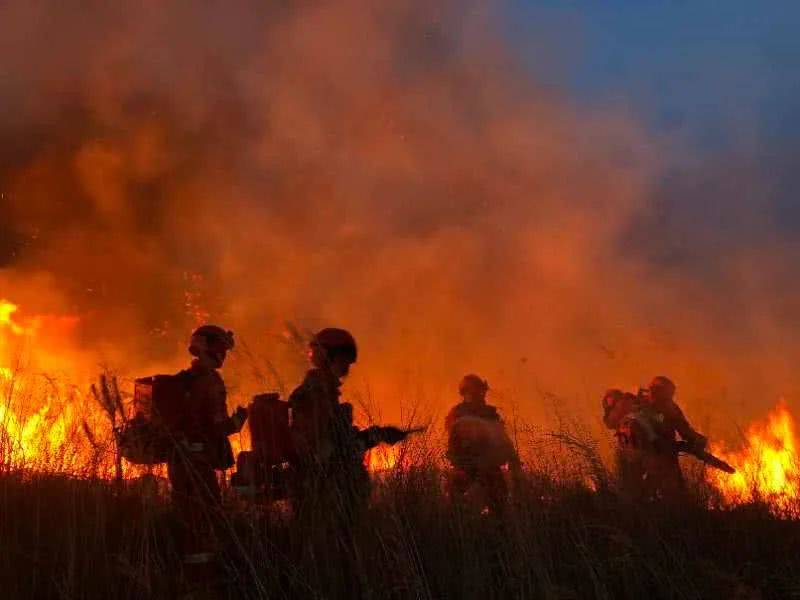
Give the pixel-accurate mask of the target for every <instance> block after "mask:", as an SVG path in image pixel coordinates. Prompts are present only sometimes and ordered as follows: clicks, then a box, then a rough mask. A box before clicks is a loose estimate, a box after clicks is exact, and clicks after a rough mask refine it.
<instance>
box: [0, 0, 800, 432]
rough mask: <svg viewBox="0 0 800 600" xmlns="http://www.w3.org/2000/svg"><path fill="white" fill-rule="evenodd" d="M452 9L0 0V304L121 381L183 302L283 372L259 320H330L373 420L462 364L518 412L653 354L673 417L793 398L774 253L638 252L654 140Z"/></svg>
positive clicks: (646, 245) (470, 14) (171, 349)
mask: <svg viewBox="0 0 800 600" xmlns="http://www.w3.org/2000/svg"><path fill="white" fill-rule="evenodd" d="M480 4H481V3H477V4H476V5H472V6H471V5H469V4H467V5H465V4H464V3H462V2H426V1H413V2H402V3H383V2H366V1H361V0H346V1H344V2H341V1H339V2H328V1H324V0H323V1H314V2H284V1H275V2H246V1H242V2H234V3H231V2H204V3H196V2H189V1H185V2H183V1H178V2H171V3H161V2H135V3H134V2H131V3H124V2H115V3H107V2H90V3H84V4H83V5H82V7H81V9H80V10H78V9H76V8H75V7H74V6H70V7H68V6H67V5H64V4H63V3H59V2H41V1H26V2H21V1H20V2H7V3H4V4H3V5H2V7H0V33H1V34H2V35H0V72H2V74H3V75H2V77H0V98H2V104H3V111H2V113H0V140H1V141H2V144H1V145H0V191H1V192H2V196H1V197H0V214H2V215H3V219H2V221H0V238H1V239H0V267H2V268H0V297H7V298H8V299H10V300H13V301H15V302H17V303H19V304H20V305H21V306H22V308H23V309H24V310H26V311H30V312H38V313H52V314H75V315H78V316H79V317H80V321H79V324H78V325H77V326H76V328H75V332H74V335H75V340H74V349H75V351H76V352H80V353H81V355H82V356H89V357H90V359H89V360H90V362H91V361H93V362H95V363H101V362H102V363H109V364H111V365H113V366H115V367H116V368H118V369H121V370H123V371H125V372H128V373H136V372H137V370H139V372H140V373H141V370H142V369H146V368H151V367H153V366H154V365H162V364H163V365H170V366H172V365H178V364H180V361H181V360H183V359H182V358H181V357H182V354H181V353H182V345H183V343H184V340H185V338H186V335H187V334H188V331H189V330H190V329H191V327H192V326H193V324H194V321H195V319H196V318H202V317H203V315H204V314H207V315H208V318H209V319H210V320H211V321H214V322H220V323H222V324H224V325H227V326H229V327H231V328H233V329H235V330H236V332H237V337H238V338H239V339H240V340H243V341H244V342H245V343H246V346H247V349H248V350H249V352H250V353H252V354H254V355H257V356H260V357H265V359H266V360H268V361H270V362H271V364H272V365H273V366H274V367H275V369H276V370H277V372H279V373H281V374H282V376H283V377H284V378H285V383H286V384H287V385H291V384H292V383H293V382H294V381H295V380H296V377H297V376H298V375H299V373H298V365H297V361H296V360H293V359H292V360H290V357H289V354H290V353H289V352H288V351H287V348H286V347H285V345H284V344H282V342H281V339H282V338H281V332H282V331H283V329H284V323H285V322H287V321H288V322H291V323H294V324H296V325H297V326H298V327H300V328H301V329H302V328H307V329H315V328H318V327H321V326H324V325H338V326H344V327H347V328H349V329H351V330H352V331H353V332H354V333H355V335H356V336H357V338H358V340H359V342H360V345H361V351H362V360H361V361H360V363H359V365H358V366H357V368H356V370H355V373H354V375H353V379H354V381H353V382H351V383H350V387H351V390H354V391H355V390H360V391H361V392H363V393H367V392H368V393H370V394H373V395H374V396H375V398H376V400H377V402H378V403H379V404H380V406H381V408H382V409H383V410H384V413H385V414H386V415H389V416H394V415H397V408H396V407H397V406H398V405H399V404H400V403H405V404H406V405H408V404H413V403H415V402H417V401H419V402H421V403H423V405H424V406H425V408H426V409H428V410H441V409H442V408H444V407H445V406H446V405H447V404H449V403H450V402H452V401H453V400H454V398H453V396H454V395H455V393H454V390H455V386H456V383H457V381H458V379H459V378H460V376H461V375H462V374H463V373H465V372H468V371H476V372H479V373H481V374H482V375H484V376H486V377H487V378H488V379H489V380H490V383H491V384H492V385H493V387H494V388H495V390H496V391H497V397H498V398H499V400H500V401H501V402H505V404H506V406H510V405H511V404H512V403H514V404H515V405H516V408H517V410H519V411H520V412H521V413H523V414H524V415H526V416H528V417H536V418H538V417H541V416H542V415H544V414H546V413H547V412H548V411H549V410H550V406H549V402H550V400H548V397H549V396H548V394H556V395H557V396H559V397H560V398H565V399H567V402H568V403H570V406H571V407H572V408H575V407H580V408H581V409H586V410H587V411H588V410H592V411H597V410H598V399H599V394H600V393H601V392H602V391H603V390H604V389H605V388H606V387H609V386H612V385H624V386H635V385H637V384H639V383H644V382H645V381H646V380H647V379H649V377H650V376H652V375H655V374H657V373H665V374H671V375H672V376H673V377H674V378H675V379H676V381H677V382H678V385H679V388H680V390H681V393H682V397H683V398H684V402H685V403H686V404H687V405H688V406H689V407H690V412H693V413H694V414H695V415H707V414H711V413H713V412H715V411H716V410H717V409H718V408H722V407H724V406H725V404H724V403H725V402H733V401H735V402H738V403H739V404H737V405H736V406H737V407H738V406H740V404H741V402H742V401H747V402H750V405H749V406H750V407H751V408H752V407H755V406H759V407H764V406H766V405H768V404H771V403H772V402H773V401H774V400H775V398H776V394H777V393H779V392H781V391H786V390H788V389H792V388H791V386H792V385H795V383H796V377H795V378H793V376H792V375H791V373H790V372H789V371H788V369H787V368H786V365H787V361H786V359H787V358H788V355H787V352H789V351H790V349H791V348H792V347H793V344H792V343H791V340H788V339H785V333H784V331H783V330H782V329H781V325H780V323H781V320H780V319H781V318H783V317H784V316H785V315H786V314H787V312H788V309H789V308H790V303H787V302H785V301H782V300H781V298H778V297H775V295H774V294H773V293H772V292H771V291H768V290H770V289H771V288H770V286H771V285H772V284H773V282H774V281H775V278H776V276H780V275H781V269H782V267H781V266H780V265H781V263H780V262H779V261H776V260H775V259H774V256H775V255H776V251H775V248H769V247H759V248H758V249H756V250H754V249H753V247H752V246H751V245H748V246H747V247H746V248H744V249H741V250H742V252H739V250H740V249H739V248H738V247H736V246H735V244H734V245H733V247H731V245H730V244H726V245H725V246H724V248H723V247H714V246H713V245H712V247H711V248H710V249H709V251H710V252H717V251H720V252H724V253H725V254H726V261H725V262H724V263H721V264H717V266H716V268H715V269H714V270H713V273H708V272H706V271H704V270H703V269H700V268H695V267H697V264H691V265H686V264H685V263H681V262H680V261H678V262H675V261H670V260H659V259H660V258H661V255H660V254H659V252H658V250H663V243H664V240H665V239H672V240H673V243H675V244H677V245H678V246H679V245H680V235H681V231H683V229H682V226H681V224H680V223H678V224H676V223H675V222H674V221H671V220H669V219H666V218H664V219H662V218H661V217H660V215H661V214H662V212H663V211H661V209H660V208H659V207H660V204H659V201H658V198H659V196H658V194H656V188H657V183H658V177H659V166H658V165H659V157H658V152H656V151H655V150H654V149H655V148H656V147H657V144H655V143H653V141H652V140H648V139H647V136H645V135H644V134H643V133H642V132H641V131H639V129H638V128H637V127H636V125H635V123H633V122H632V120H631V119H630V118H628V117H626V116H625V115H624V114H617V113H597V112H591V113H590V112H588V111H587V110H586V109H579V108H576V107H575V106H574V105H571V104H570V103H569V102H568V101H567V99H566V98H565V97H562V96H561V95H560V94H559V93H558V92H557V91H554V90H552V89H549V88H544V87H540V86H538V85H537V83H536V81H534V80H533V78H532V77H531V75H530V73H528V72H527V71H526V69H525V67H524V65H523V64H521V62H520V61H519V60H518V57H517V56H516V54H515V49H514V48H513V47H510V46H509V45H508V44H507V43H506V42H505V41H504V38H503V36H502V35H501V33H500V28H501V18H502V16H498V15H496V14H493V13H491V12H487V11H486V10H485V9H481V8H480V6H479V5H480ZM742 176H743V177H744V175H742ZM662 201H663V200H662ZM671 201H672V199H671V198H667V199H666V202H667V203H669V202H671ZM659 211H661V212H659ZM670 227H672V228H674V231H672V230H669V231H668V232H667V233H666V234H665V232H664V231H663V230H661V229H663V228H670ZM744 250H746V252H745V251H744ZM777 254H780V252H777ZM786 291H787V293H789V290H788V288H787V290H786ZM794 297H795V298H796V296H794ZM198 313H199V314H198ZM251 360H252V359H251V358H249V353H247V352H240V353H238V356H236V357H234V358H233V359H232V363H231V365H230V367H229V373H230V379H231V380H232V381H233V385H234V386H235V385H236V381H237V378H238V379H239V380H240V384H239V385H241V386H244V385H245V384H244V383H241V382H243V381H244V380H245V379H247V377H246V374H247V373H249V371H250V370H251V369H250V367H251V365H250V361H251ZM265 373H266V374H267V377H268V378H269V380H270V385H274V384H275V381H274V377H273V375H271V374H270V373H271V372H270V371H268V370H267V371H265ZM756 390H760V391H763V397H758V398H756V397H754V396H753V394H754V393H755V391H756ZM702 402H705V404H703V403H702ZM587 414H588V413H587ZM721 420H722V421H724V419H720V418H719V417H715V422H717V423H720V421H721ZM723 424H726V423H725V422H723V423H720V425H723Z"/></svg>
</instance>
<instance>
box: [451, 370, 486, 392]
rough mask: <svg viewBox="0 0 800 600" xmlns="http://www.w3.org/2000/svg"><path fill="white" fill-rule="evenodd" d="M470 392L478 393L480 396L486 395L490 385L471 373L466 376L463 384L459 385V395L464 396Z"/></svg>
mask: <svg viewBox="0 0 800 600" xmlns="http://www.w3.org/2000/svg"><path fill="white" fill-rule="evenodd" d="M470 391H474V392H477V393H478V394H485V393H486V392H488V391H489V384H488V383H487V381H486V380H485V379H481V378H480V377H479V376H478V375H475V374H473V373H470V374H469V375H464V377H463V378H462V379H461V383H459V384H458V393H459V394H460V395H462V396H464V395H465V394H467V393H468V392H470Z"/></svg>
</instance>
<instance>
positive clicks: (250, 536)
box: [0, 432, 800, 600]
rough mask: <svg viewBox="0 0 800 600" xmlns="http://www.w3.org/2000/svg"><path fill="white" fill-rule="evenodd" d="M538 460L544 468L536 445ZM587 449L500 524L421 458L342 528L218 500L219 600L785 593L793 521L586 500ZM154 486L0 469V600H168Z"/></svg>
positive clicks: (384, 481)
mask: <svg viewBox="0 0 800 600" xmlns="http://www.w3.org/2000/svg"><path fill="white" fill-rule="evenodd" d="M565 435H567V434H566V433H565V432H559V433H558V437H557V438H555V440H556V441H557V442H558V444H563V443H566V444H567V447H571V446H574V445H575V444H577V445H578V446H580V444H581V442H580V439H579V438H577V437H576V438H565V437H564V436H565ZM565 440H566V441H565ZM423 445H424V444H420V446H423ZM412 450H413V449H412ZM537 451H538V452H540V455H541V456H542V458H543V461H544V455H543V454H541V453H542V452H543V450H542V448H537ZM557 451H558V452H559V453H563V452H567V453H569V451H568V450H567V451H565V450H564V448H563V447H560V446H559V447H558V449H557ZM589 451H590V448H587V447H580V448H578V449H577V451H576V452H577V454H573V456H574V457H575V458H573V460H572V461H569V460H567V461H565V462H568V463H569V464H570V465H571V467H570V468H571V472H569V473H565V474H564V475H565V476H563V477H554V476H553V473H552V472H550V471H549V470H548V471H541V470H532V471H527V472H526V473H525V474H524V476H523V477H522V478H521V479H520V480H519V481H518V482H517V485H516V486H515V494H514V501H513V504H512V506H511V507H510V510H509V511H508V514H506V515H504V516H503V517H502V518H496V517H492V516H487V515H481V514H478V512H477V511H474V510H470V509H469V508H459V507H451V506H449V505H448V503H447V502H446V501H445V499H444V497H443V496H442V492H441V480H442V476H443V473H442V472H441V471H440V470H439V469H438V467H436V466H435V465H433V464H432V463H427V464H426V463H420V462H419V460H422V459H423V457H425V456H426V454H425V451H424V449H422V450H421V451H420V453H417V452H416V451H412V452H410V453H409V454H407V455H406V457H405V458H404V461H405V465H404V467H403V468H401V469H397V470H395V471H393V472H389V473H386V474H384V475H383V476H382V477H381V478H380V480H379V481H376V489H375V494H374V498H373V502H372V504H371V507H370V508H369V510H368V511H367V513H365V514H364V515H363V519H361V521H360V522H358V523H357V524H356V525H355V526H354V527H352V528H351V529H347V530H336V529H334V528H331V529H326V528H324V527H319V528H316V529H315V531H313V532H308V531H301V530H299V529H298V528H297V527H295V526H294V525H293V522H292V521H291V519H290V518H289V516H288V515H287V514H286V513H285V512H284V511H283V510H282V507H281V506H280V505H278V506H273V507H257V506H252V505H247V504H246V503H243V502H242V501H240V500H238V499H236V498H235V497H234V496H233V494H230V493H229V497H228V506H227V507H226V511H225V513H224V514H219V515H214V518H216V519H219V521H220V523H221V526H220V530H221V532H222V533H221V535H222V537H223V540H224V542H223V543H222V546H223V548H224V561H223V562H224V564H223V566H222V568H221V573H220V581H221V591H220V597H231V598H314V597H319V598H367V597H371V598H645V597H649V598H737V597H738V598H762V597H763V598H787V597H792V596H793V595H794V596H795V597H797V596H798V595H800V575H799V574H798V573H800V569H799V568H798V567H800V522H797V521H793V520H782V519H778V518H776V517H775V516H773V515H771V514H770V512H769V510H767V509H766V507H764V506H761V505H748V506H742V507H739V508H737V509H735V510H728V511H722V510H708V509H707V508H706V507H705V504H704V502H705V501H706V499H704V498H700V499H699V500H698V502H697V503H694V504H689V505H686V506H682V507H681V508H680V509H677V508H674V507H673V508H670V507H664V506H646V507H632V506H629V505H626V504H625V502H624V501H622V500H621V499H619V498H618V497H616V496H615V495H614V494H613V492H611V491H609V490H608V489H604V490H600V491H599V492H594V491H592V490H591V489H589V486H587V485H585V484H584V483H583V481H584V480H587V481H593V480H596V474H592V473H591V468H597V467H596V463H594V462H593V460H591V459H589V460H587V459H586V458H585V455H586V453H587V452H589ZM581 456H583V457H584V458H580V457H581ZM417 459H419V460H417ZM544 462H546V461H544ZM548 464H549V463H548ZM578 464H584V465H589V467H590V469H589V471H587V473H586V475H585V477H580V478H576V475H575V473H576V465H578ZM155 482H156V481H154V480H145V481H141V480H140V481H129V482H127V483H125V484H124V485H122V486H120V485H115V484H113V483H112V482H109V481H105V480H98V479H87V478H68V477H63V476H59V475H46V474H36V473H27V474H26V473H24V472H7V473H5V474H4V475H3V476H2V477H0V514H2V520H0V540H1V541H2V547H3V552H2V553H0V579H1V580H2V589H3V590H4V591H5V593H6V597H8V598H15V599H20V600H22V599H27V598H111V597H113V598H170V597H174V596H175V594H176V593H177V591H178V589H179V579H180V577H179V573H180V563H179V559H178V556H177V551H176V548H175V545H174V542H173V540H174V532H175V529H176V527H177V525H178V523H177V516H176V515H173V514H172V513H171V511H170V508H169V504H168V502H167V501H166V499H165V495H164V489H163V488H161V489H160V488H159V486H158V485H154V483H155ZM612 483H613V482H612ZM610 487H613V486H610ZM696 492H697V493H698V494H701V493H703V490H702V489H700V488H697V489H696ZM334 504H335V503H334ZM337 510H338V508H337V506H335V505H333V506H329V507H326V509H325V510H324V512H325V513H326V514H327V515H328V516H330V515H331V514H335V513H336V512H337Z"/></svg>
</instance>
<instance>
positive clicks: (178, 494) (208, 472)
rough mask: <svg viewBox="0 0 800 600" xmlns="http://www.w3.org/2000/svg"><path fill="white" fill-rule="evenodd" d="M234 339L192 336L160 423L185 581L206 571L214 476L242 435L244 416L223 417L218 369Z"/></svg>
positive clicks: (215, 497) (216, 506)
mask: <svg viewBox="0 0 800 600" xmlns="http://www.w3.org/2000/svg"><path fill="white" fill-rule="evenodd" d="M233 346H234V341H233V334H232V333H231V332H230V331H226V330H224V329H222V328H220V327H217V326H215V325H203V326H202V327H199V328H198V329H196V330H195V331H194V333H193V334H192V337H191V341H190V344H189V353H190V354H191V355H192V356H193V357H194V359H193V360H192V363H191V366H190V367H189V368H188V369H186V370H184V371H181V372H180V373H178V374H177V375H174V376H172V378H173V381H174V382H175V383H176V384H177V385H173V389H175V390H176V392H175V393H174V394H173V395H172V397H171V398H168V399H166V400H162V401H160V402H159V404H160V405H161V406H162V407H163V406H165V405H167V406H168V408H167V410H165V411H164V412H169V414H168V415H166V414H165V415H164V416H165V417H166V419H165V421H166V422H167V426H168V429H169V433H170V436H171V437H172V439H173V440H174V444H173V446H172V451H171V452H170V455H169V457H168V461H167V471H168V475H169V481H170V484H171V490H172V500H173V504H174V506H175V508H176V511H177V513H178V515H179V516H180V517H181V518H182V520H183V522H184V528H183V529H184V531H183V535H182V539H181V543H180V546H181V549H182V552H183V555H184V557H183V558H184V563H185V570H186V572H187V574H188V577H189V579H192V580H202V579H203V578H204V577H205V576H206V573H207V568H206V565H208V564H209V563H212V562H213V561H214V559H215V552H216V550H217V547H216V546H217V542H216V536H215V529H216V525H217V522H218V520H219V519H220V518H221V512H220V509H221V494H220V487H219V482H218V480H217V471H218V470H224V469H227V468H229V467H231V466H232V465H233V462H234V461H233V452H232V450H231V445H230V442H229V441H228V436H230V435H232V434H234V433H236V432H238V431H240V430H241V428H242V425H243V424H244V422H245V420H246V418H247V411H246V409H244V408H241V407H239V408H238V409H237V410H236V412H235V413H234V414H233V415H232V416H229V415H228V410H227V404H226V396H227V393H226V389H225V384H224V382H223V380H222V377H221V376H220V374H219V372H218V369H220V368H221V367H222V365H223V363H224V362H225V358H226V356H227V353H228V352H229V351H230V350H232V349H233Z"/></svg>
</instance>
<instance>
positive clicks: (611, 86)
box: [511, 0, 800, 147]
mask: <svg viewBox="0 0 800 600" xmlns="http://www.w3.org/2000/svg"><path fill="white" fill-rule="evenodd" d="M514 11H515V14H516V15H518V16H519V18H517V19H514V21H513V24H512V26H511V27H512V32H513V35H514V36H515V38H516V39H517V40H519V41H520V43H521V44H522V47H523V49H524V50H525V49H527V50H530V53H529V55H528V59H529V60H530V61H531V64H532V65H533V67H534V69H538V70H540V71H542V70H543V71H544V72H545V73H546V76H550V77H554V78H555V79H557V80H558V81H557V82H558V83H560V84H564V85H566V86H567V87H568V88H569V89H570V90H571V91H572V92H574V93H575V94H576V95H577V96H578V97H579V98H580V99H581V100H583V101H587V102H616V103H625V104H628V105H630V107H631V108H632V109H633V110H634V111H635V112H636V113H637V115H638V116H639V117H640V118H641V119H643V120H644V121H645V122H646V123H647V124H648V125H649V126H651V127H653V128H655V129H657V130H659V131H672V130H675V129H683V130H689V131H691V133H692V138H693V139H694V141H695V142H696V143H698V144H708V145H710V146H711V147H714V146H716V145H717V144H725V143H731V142H735V141H736V137H737V136H736V135H732V134H730V133H726V131H727V130H729V129H730V128H731V127H733V128H735V129H736V130H737V132H738V135H753V134H757V135H759V136H767V137H773V136H776V137H785V136H795V135H797V134H798V133H800V102H799V100H800V3H798V2H796V1H791V0H780V1H778V0H773V1H756V0H750V1H743V0H714V1H711V0H692V1H688V0H672V1H669V0H662V1H652V0H628V1H623V0H602V1H601V0H596V1H589V0H566V1H560V2H556V1H554V0H516V2H515V3H514ZM542 37H544V41H543V42H536V41H532V40H531V38H540V39H541V38H542Z"/></svg>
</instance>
